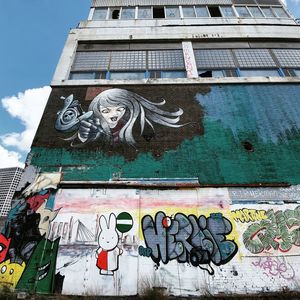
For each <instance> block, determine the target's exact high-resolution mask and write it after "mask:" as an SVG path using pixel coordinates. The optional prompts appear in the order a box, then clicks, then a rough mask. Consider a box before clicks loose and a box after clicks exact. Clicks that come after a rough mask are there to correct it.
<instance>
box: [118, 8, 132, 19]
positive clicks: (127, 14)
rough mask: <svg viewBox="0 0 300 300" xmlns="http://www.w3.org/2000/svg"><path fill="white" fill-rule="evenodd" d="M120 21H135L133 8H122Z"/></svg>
mask: <svg viewBox="0 0 300 300" xmlns="http://www.w3.org/2000/svg"><path fill="white" fill-rule="evenodd" d="M121 19H123V20H130V19H135V7H123V8H122V14H121Z"/></svg>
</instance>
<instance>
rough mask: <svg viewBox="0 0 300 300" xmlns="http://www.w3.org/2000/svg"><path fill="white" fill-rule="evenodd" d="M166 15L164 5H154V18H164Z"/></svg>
mask: <svg viewBox="0 0 300 300" xmlns="http://www.w3.org/2000/svg"><path fill="white" fill-rule="evenodd" d="M164 17H165V9H164V7H153V18H154V19H163V18H164Z"/></svg>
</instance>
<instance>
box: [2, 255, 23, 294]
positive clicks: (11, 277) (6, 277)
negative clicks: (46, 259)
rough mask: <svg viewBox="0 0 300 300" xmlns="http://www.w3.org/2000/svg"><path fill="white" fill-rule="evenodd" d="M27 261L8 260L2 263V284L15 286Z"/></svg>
mask: <svg viewBox="0 0 300 300" xmlns="http://www.w3.org/2000/svg"><path fill="white" fill-rule="evenodd" d="M25 266H26V265H25V262H22V264H19V263H15V262H12V261H10V260H6V261H4V262H2V263H1V264H0V286H1V287H8V288H15V287H16V285H17V283H18V281H19V279H20V277H21V275H22V273H23V271H24V269H25Z"/></svg>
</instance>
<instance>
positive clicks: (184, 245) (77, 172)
mask: <svg viewBox="0 0 300 300" xmlns="http://www.w3.org/2000/svg"><path fill="white" fill-rule="evenodd" d="M299 83H300V26H299V25H298V24H297V22H296V20H295V19H294V17H293V16H292V15H291V14H290V13H289V11H288V10H287V8H286V7H285V6H284V5H283V4H282V2H280V0H209V1H206V0H172V1H170V0H139V1H136V0H126V1H119V0H110V1H107V0H94V1H93V2H92V6H91V9H90V13H89V16H88V19H87V20H86V21H82V22H80V24H79V25H78V27H77V28H75V29H72V30H71V31H70V34H69V36H68V39H67V41H66V44H65V47H64V49H63V52H62V55H61V58H60V61H59V63H58V65H57V69H56V72H55V74H54V77H53V81H52V92H51V95H50V98H49V101H48V104H47V106H46V109H45V112H44V115H43V117H42V120H41V123H40V126H39V128H38V131H37V133H36V136H35V139H34V141H33V144H32V148H31V152H30V154H29V156H28V160H27V163H28V165H30V166H31V168H33V167H34V168H36V170H39V174H38V176H32V178H35V179H34V180H31V181H30V180H27V181H29V182H31V183H30V184H29V185H28V184H24V188H23V191H22V194H21V195H20V196H19V198H18V199H19V200H18V201H19V204H18V205H17V206H16V207H14V210H13V211H12V212H11V213H10V215H9V218H8V222H7V225H6V228H5V231H4V232H3V236H2V238H3V240H4V241H6V244H7V249H6V250H7V252H5V254H4V255H3V256H2V261H4V262H3V263H2V264H7V269H6V270H7V272H8V273H7V274H6V275H7V278H8V279H7V280H8V281H9V280H11V281H10V282H11V285H12V286H13V287H15V288H16V289H17V290H21V291H36V292H40V293H52V292H62V293H63V294H80V295H89V294H95V295H119V296H121V295H136V294H138V293H141V292H142V291H143V290H145V289H147V288H151V287H157V288H161V289H164V290H165V291H166V292H167V293H168V294H172V295H181V296H191V295H193V296H197V295H201V294H205V293H207V292H209V293H210V294H219V293H225V294H226V293H230V294H232V293H233V294H243V293H259V292H262V291H279V290H282V288H284V289H289V290H299V285H298V284H297V282H298V281H299V278H300V271H299V270H300V268H299V265H298V263H299V264H300V256H299V255H300V239H299V225H300V214H299V209H300V206H299V201H300V193H299V189H300V187H299V184H300V176H299V170H300V159H299V158H300V152H299V150H300V132H299V130H300V118H299V116H300V106H299V95H300V84H299ZM29 177H30V176H29ZM23 181H24V182H25V183H26V180H23ZM13 267H14V268H17V269H18V272H15V273H14V274H16V275H14V277H11V276H10V275H9V274H10V273H9V270H10V268H13Z"/></svg>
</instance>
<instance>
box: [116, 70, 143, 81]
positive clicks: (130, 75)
mask: <svg viewBox="0 0 300 300" xmlns="http://www.w3.org/2000/svg"><path fill="white" fill-rule="evenodd" d="M144 78H145V72H117V71H111V72H110V79H112V80H138V79H144Z"/></svg>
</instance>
